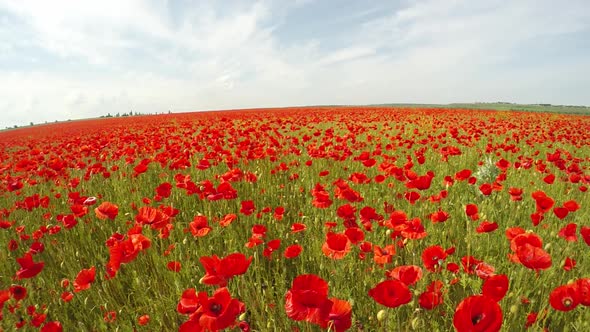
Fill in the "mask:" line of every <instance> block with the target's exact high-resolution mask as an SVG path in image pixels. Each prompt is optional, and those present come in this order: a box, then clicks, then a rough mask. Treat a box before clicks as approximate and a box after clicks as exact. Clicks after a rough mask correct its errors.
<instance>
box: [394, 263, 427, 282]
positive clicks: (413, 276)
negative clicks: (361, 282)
mask: <svg viewBox="0 0 590 332" xmlns="http://www.w3.org/2000/svg"><path fill="white" fill-rule="evenodd" d="M385 275H386V276H387V277H388V278H391V279H396V280H399V281H401V282H403V283H404V284H406V285H408V286H410V285H413V284H415V283H417V282H418V281H420V279H422V269H421V268H420V267H419V266H416V265H403V266H397V267H395V268H394V269H392V270H390V271H387V272H386V273H385Z"/></svg>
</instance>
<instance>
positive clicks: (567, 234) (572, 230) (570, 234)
mask: <svg viewBox="0 0 590 332" xmlns="http://www.w3.org/2000/svg"><path fill="white" fill-rule="evenodd" d="M577 230H578V225H577V224H575V223H569V224H567V225H566V226H564V227H563V228H561V229H560V230H559V233H557V235H558V236H559V237H561V238H563V239H565V240H566V241H569V242H576V241H578V235H577V234H576V232H577Z"/></svg>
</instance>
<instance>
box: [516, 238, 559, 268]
mask: <svg viewBox="0 0 590 332" xmlns="http://www.w3.org/2000/svg"><path fill="white" fill-rule="evenodd" d="M516 256H517V257H518V260H519V261H520V263H521V264H522V265H524V266H525V267H527V268H529V269H532V270H535V271H539V270H545V269H548V268H550V267H551V256H550V255H549V254H548V253H547V252H546V251H545V250H543V248H539V247H534V246H532V245H530V244H528V243H526V244H524V245H522V246H519V247H518V249H517V250H516Z"/></svg>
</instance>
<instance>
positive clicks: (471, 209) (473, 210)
mask: <svg viewBox="0 0 590 332" xmlns="http://www.w3.org/2000/svg"><path fill="white" fill-rule="evenodd" d="M477 213H478V209H477V205H475V204H467V205H466V206H465V214H467V216H468V217H469V218H471V220H478V219H479V215H478V214H477Z"/></svg>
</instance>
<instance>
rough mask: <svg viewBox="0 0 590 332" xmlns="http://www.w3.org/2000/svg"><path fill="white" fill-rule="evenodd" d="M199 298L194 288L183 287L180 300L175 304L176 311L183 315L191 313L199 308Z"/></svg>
mask: <svg viewBox="0 0 590 332" xmlns="http://www.w3.org/2000/svg"><path fill="white" fill-rule="evenodd" d="M199 307H200V304H199V298H198V297H197V292H196V291H195V289H194V288H188V289H185V290H184V291H183V292H182V295H181V296H180V301H178V305H177V306H176V311H178V313H180V314H183V315H188V314H192V313H193V312H195V311H197V309H199Z"/></svg>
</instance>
